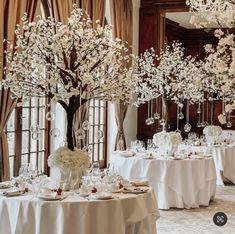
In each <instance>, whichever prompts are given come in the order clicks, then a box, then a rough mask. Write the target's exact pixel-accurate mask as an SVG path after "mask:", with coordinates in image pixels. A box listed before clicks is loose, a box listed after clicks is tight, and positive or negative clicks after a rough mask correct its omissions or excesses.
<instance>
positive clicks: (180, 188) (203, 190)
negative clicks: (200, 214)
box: [110, 154, 216, 209]
mask: <svg viewBox="0 0 235 234" xmlns="http://www.w3.org/2000/svg"><path fill="white" fill-rule="evenodd" d="M110 167H111V168H113V169H115V170H117V171H118V173H120V174H121V175H122V176H123V177H124V178H126V179H137V178H141V177H142V178H143V177H145V178H147V179H148V180H149V182H150V185H151V186H152V187H153V188H154V191H155V193H156V196H157V201H158V207H159V208H160V209H169V208H170V207H177V208H194V207H198V206H200V205H203V206H208V205H209V201H210V200H211V199H212V198H213V197H214V195H215V192H216V172H215V166H214V162H213V159H212V158H208V159H197V160H194V159H189V160H165V159H144V158H143V157H141V156H134V157H122V156H120V155H118V154H115V155H113V156H112V158H111V160H110Z"/></svg>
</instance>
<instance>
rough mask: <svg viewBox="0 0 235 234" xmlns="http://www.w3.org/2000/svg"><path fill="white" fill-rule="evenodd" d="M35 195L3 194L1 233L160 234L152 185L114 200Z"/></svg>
mask: <svg viewBox="0 0 235 234" xmlns="http://www.w3.org/2000/svg"><path fill="white" fill-rule="evenodd" d="M31 198H32V195H21V196H17V197H4V196H0V233H1V234H111V233H112V234H156V219H157V218H158V217H159V211H158V208H157V204H156V198H155V195H154V192H153V190H152V189H151V188H150V189H149V191H148V192H146V193H144V194H139V195H135V194H117V195H115V198H114V199H110V200H88V199H86V198H82V197H79V196H78V195H75V196H69V197H67V198H66V199H64V200H62V201H43V200H40V199H38V198H34V199H33V200H32V199H31Z"/></svg>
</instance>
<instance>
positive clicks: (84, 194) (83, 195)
mask: <svg viewBox="0 0 235 234" xmlns="http://www.w3.org/2000/svg"><path fill="white" fill-rule="evenodd" d="M78 195H79V196H80V197H88V196H89V195H90V193H78Z"/></svg>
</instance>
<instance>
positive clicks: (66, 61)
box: [1, 6, 136, 150]
mask: <svg viewBox="0 0 235 234" xmlns="http://www.w3.org/2000/svg"><path fill="white" fill-rule="evenodd" d="M22 21H23V26H22V28H21V27H20V26H19V25H18V27H17V29H16V31H15V34H16V38H17V42H16V47H15V48H14V52H11V51H8V52H6V56H7V61H8V65H7V67H6V73H7V79H6V80H4V81H3V82H2V83H1V85H2V86H3V87H5V88H10V89H11V91H12V92H13V94H14V96H15V97H16V98H22V101H25V100H27V99H29V98H31V97H49V98H50V100H51V101H52V102H55V103H56V102H58V103H60V104H61V106H62V107H63V108H64V110H65V112H66V115H67V142H68V148H69V149H70V150H73V149H74V144H73V126H72V125H73V119H74V115H75V112H76V111H77V110H78V109H79V107H80V106H81V105H82V104H84V103H85V102H87V101H89V100H90V99H94V98H97V99H102V100H110V101H122V102H124V103H129V102H130V100H131V99H132V90H134V86H135V84H136V75H134V72H133V69H132V67H130V68H128V69H127V68H126V67H125V66H123V64H125V63H127V62H129V61H130V60H131V59H132V58H131V56H128V55H127V47H126V45H125V44H124V43H122V42H121V40H119V39H115V40H113V39H112V37H111V27H110V26H105V27H101V26H100V25H99V23H98V22H97V27H96V29H93V27H92V21H91V20H90V17H89V15H88V14H87V13H86V12H85V11H84V10H82V9H79V8H77V7H76V6H74V7H73V10H72V13H71V16H70V17H69V19H68V23H67V24H63V23H61V22H57V21H55V19H53V18H50V17H49V18H48V19H41V18H40V17H38V19H37V21H36V22H28V19H27V15H25V16H24V17H23V18H22ZM22 32H23V33H22Z"/></svg>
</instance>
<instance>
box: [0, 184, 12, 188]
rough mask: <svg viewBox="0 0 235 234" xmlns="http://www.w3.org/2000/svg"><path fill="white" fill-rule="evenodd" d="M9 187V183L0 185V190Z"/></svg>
mask: <svg viewBox="0 0 235 234" xmlns="http://www.w3.org/2000/svg"><path fill="white" fill-rule="evenodd" d="M10 187H11V184H10V183H0V189H9V188H10Z"/></svg>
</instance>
